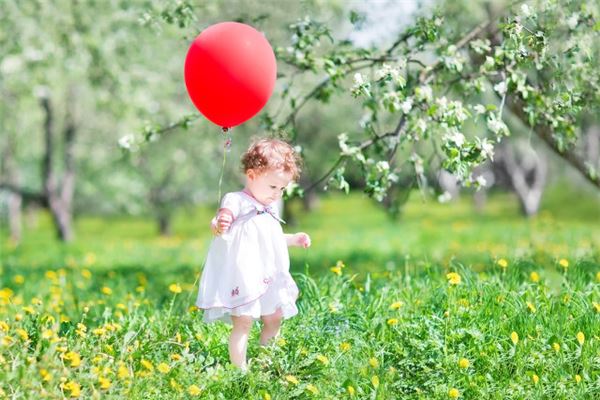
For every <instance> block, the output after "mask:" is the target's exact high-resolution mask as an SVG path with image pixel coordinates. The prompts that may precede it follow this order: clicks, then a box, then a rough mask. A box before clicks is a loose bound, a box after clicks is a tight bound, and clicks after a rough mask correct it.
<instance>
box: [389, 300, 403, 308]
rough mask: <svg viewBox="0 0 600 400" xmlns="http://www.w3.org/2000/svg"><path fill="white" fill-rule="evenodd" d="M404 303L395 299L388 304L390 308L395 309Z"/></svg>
mask: <svg viewBox="0 0 600 400" xmlns="http://www.w3.org/2000/svg"><path fill="white" fill-rule="evenodd" d="M403 305H404V303H403V302H401V301H395V302H393V303H392V304H391V305H390V310H397V309H399V308H400V307H402V306H403Z"/></svg>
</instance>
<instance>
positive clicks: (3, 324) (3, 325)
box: [0, 321, 10, 332]
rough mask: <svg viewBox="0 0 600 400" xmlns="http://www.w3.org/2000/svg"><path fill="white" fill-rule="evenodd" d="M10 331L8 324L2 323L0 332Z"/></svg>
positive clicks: (0, 322)
mask: <svg viewBox="0 0 600 400" xmlns="http://www.w3.org/2000/svg"><path fill="white" fill-rule="evenodd" d="M9 329H10V326H9V325H8V324H7V323H6V322H4V321H0V331H3V332H8V331H9Z"/></svg>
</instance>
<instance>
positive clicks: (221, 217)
mask: <svg viewBox="0 0 600 400" xmlns="http://www.w3.org/2000/svg"><path fill="white" fill-rule="evenodd" d="M232 222H233V215H232V214H231V211H229V210H226V209H222V210H219V213H218V214H217V216H216V217H215V218H213V220H212V223H211V224H210V227H211V229H212V231H213V233H214V234H215V235H217V236H218V235H220V234H222V233H223V232H227V230H228V229H229V227H230V226H231V223H232Z"/></svg>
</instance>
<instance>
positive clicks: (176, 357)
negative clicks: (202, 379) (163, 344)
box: [171, 354, 181, 361]
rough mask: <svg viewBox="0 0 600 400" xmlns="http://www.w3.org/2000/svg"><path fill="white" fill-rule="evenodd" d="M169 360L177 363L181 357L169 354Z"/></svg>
mask: <svg viewBox="0 0 600 400" xmlns="http://www.w3.org/2000/svg"><path fill="white" fill-rule="evenodd" d="M171 360H173V361H179V360H181V355H180V354H171Z"/></svg>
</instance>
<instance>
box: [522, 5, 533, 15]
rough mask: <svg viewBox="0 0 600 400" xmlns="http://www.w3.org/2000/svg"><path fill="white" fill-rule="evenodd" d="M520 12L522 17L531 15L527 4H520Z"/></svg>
mask: <svg viewBox="0 0 600 400" xmlns="http://www.w3.org/2000/svg"><path fill="white" fill-rule="evenodd" d="M521 13H523V16H524V17H529V16H530V15H531V10H530V9H529V6H528V5H527V4H523V5H522V6H521Z"/></svg>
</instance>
